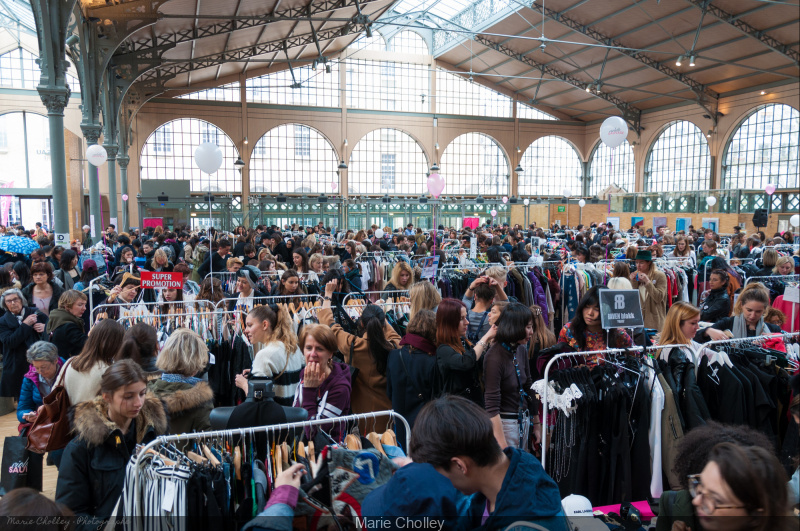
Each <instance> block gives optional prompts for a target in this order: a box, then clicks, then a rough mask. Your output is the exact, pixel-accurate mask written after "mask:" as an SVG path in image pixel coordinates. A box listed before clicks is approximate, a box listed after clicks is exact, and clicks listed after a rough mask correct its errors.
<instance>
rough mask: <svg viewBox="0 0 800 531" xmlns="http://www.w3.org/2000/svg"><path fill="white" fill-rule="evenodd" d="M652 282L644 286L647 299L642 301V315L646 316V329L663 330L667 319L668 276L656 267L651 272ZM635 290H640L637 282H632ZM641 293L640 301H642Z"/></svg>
mask: <svg viewBox="0 0 800 531" xmlns="http://www.w3.org/2000/svg"><path fill="white" fill-rule="evenodd" d="M648 276H649V277H650V282H648V283H647V284H641V285H642V286H644V289H645V292H646V293H647V298H645V299H644V300H643V301H642V314H643V315H644V326H645V328H653V329H655V330H661V328H662V327H663V326H664V319H666V318H667V275H665V274H664V273H662V272H661V271H659V270H657V269H656V268H655V267H653V269H652V270H651V271H650V275H648ZM631 285H632V286H633V289H639V285H640V284H639V282H638V281H637V280H635V279H634V280H633V281H631ZM641 298H642V296H641V293H640V295H639V299H641Z"/></svg>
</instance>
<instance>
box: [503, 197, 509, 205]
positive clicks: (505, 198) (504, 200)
mask: <svg viewBox="0 0 800 531" xmlns="http://www.w3.org/2000/svg"><path fill="white" fill-rule="evenodd" d="M503 203H508V196H507V195H504V196H503Z"/></svg>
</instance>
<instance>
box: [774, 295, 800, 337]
mask: <svg viewBox="0 0 800 531" xmlns="http://www.w3.org/2000/svg"><path fill="white" fill-rule="evenodd" d="M792 306H794V323H792V322H791V321H792ZM772 307H773V308H775V309H776V310H780V311H782V312H783V313H784V315H786V321H785V322H784V323H783V324H782V325H781V328H783V330H785V331H786V332H797V331H800V304H798V303H796V302H787V301H785V300H783V295H778V296H777V297H775V302H773V303H772Z"/></svg>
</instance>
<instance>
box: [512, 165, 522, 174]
mask: <svg viewBox="0 0 800 531" xmlns="http://www.w3.org/2000/svg"><path fill="white" fill-rule="evenodd" d="M514 171H515V172H517V173H522V172H524V171H525V170H524V169H522V164H517V167H516V168H514Z"/></svg>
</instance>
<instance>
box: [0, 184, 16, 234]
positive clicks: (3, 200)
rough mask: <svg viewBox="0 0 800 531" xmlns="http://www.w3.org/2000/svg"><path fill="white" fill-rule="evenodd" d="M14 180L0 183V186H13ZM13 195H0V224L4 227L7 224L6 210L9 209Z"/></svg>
mask: <svg viewBox="0 0 800 531" xmlns="http://www.w3.org/2000/svg"><path fill="white" fill-rule="evenodd" d="M13 187H14V181H11V182H10V183H4V184H2V185H0V188H13ZM12 198H13V196H10V195H4V196H0V224H2V225H3V226H4V227H5V226H7V225H8V212H9V210H10V209H11V200H12Z"/></svg>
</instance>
